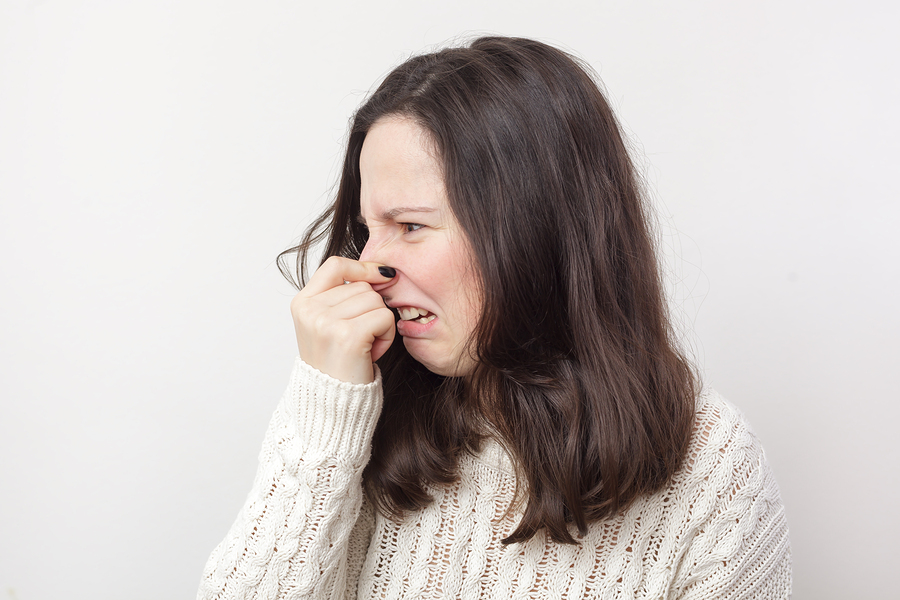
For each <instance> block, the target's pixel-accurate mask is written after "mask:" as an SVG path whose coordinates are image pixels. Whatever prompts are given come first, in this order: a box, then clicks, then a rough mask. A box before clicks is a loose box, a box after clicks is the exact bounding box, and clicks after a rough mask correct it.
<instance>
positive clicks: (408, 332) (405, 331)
mask: <svg viewBox="0 0 900 600" xmlns="http://www.w3.org/2000/svg"><path fill="white" fill-rule="evenodd" d="M437 321H438V318H437V317H435V318H433V319H432V320H430V321H428V322H427V323H425V324H422V323H419V322H418V321H404V320H403V319H400V320H399V321H397V333H399V334H400V335H402V336H403V337H420V336H422V335H424V334H425V333H427V332H428V331H429V330H430V329H431V328H432V327H434V324H435V323H437Z"/></svg>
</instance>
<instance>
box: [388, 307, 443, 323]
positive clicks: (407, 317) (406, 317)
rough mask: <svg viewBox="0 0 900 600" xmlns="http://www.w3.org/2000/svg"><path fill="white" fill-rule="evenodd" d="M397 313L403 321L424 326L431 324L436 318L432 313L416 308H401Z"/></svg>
mask: <svg viewBox="0 0 900 600" xmlns="http://www.w3.org/2000/svg"><path fill="white" fill-rule="evenodd" d="M397 313H399V315H400V320H402V321H414V322H416V323H421V324H422V325H425V324H427V323H430V322H431V321H433V320H434V318H435V315H434V314H432V313H431V312H429V311H427V310H425V309H424V308H417V307H415V306H400V307H398V308H397Z"/></svg>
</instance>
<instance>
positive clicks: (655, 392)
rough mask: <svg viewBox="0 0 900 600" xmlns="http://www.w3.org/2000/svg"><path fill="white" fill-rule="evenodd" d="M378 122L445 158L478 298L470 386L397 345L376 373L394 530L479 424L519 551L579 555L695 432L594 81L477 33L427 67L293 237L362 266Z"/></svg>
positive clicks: (638, 200)
mask: <svg viewBox="0 0 900 600" xmlns="http://www.w3.org/2000/svg"><path fill="white" fill-rule="evenodd" d="M387 116H403V117H407V118H411V119H413V120H414V121H415V122H416V123H417V124H418V125H420V126H421V127H423V128H424V129H425V130H426V131H428V132H429V133H430V135H431V138H432V141H433V142H434V144H435V148H436V150H437V155H438V156H439V159H440V160H441V161H442V166H443V174H444V179H445V184H446V189H447V194H448V200H449V204H450V208H451V210H452V211H453V213H454V215H455V217H456V219H457V220H458V221H459V223H460V225H461V227H462V229H463V231H464V232H465V234H466V235H467V237H468V241H469V244H470V246H471V249H472V254H473V259H474V262H475V264H476V266H477V268H478V273H479V276H480V283H481V289H482V290H483V313H482V315H481V317H480V320H479V322H478V325H477V327H476V331H475V335H474V336H473V347H472V351H473V352H474V356H476V357H477V366H476V367H475V368H474V370H473V372H472V373H471V374H470V375H468V376H466V377H465V378H461V379H454V378H444V377H441V376H438V375H435V374H433V373H430V372H429V371H428V370H427V369H425V368H424V367H423V366H422V365H420V364H419V363H417V362H416V361H415V360H414V359H412V357H410V355H409V354H408V353H407V351H406V349H405V347H404V345H403V344H400V343H395V344H393V345H392V346H391V348H390V350H389V351H388V352H387V353H386V354H385V355H384V356H383V357H382V358H381V359H379V361H378V365H379V367H380V369H381V373H382V376H383V385H384V393H385V403H384V409H383V412H382V414H381V418H380V420H379V422H378V426H377V429H376V432H375V437H374V440H373V444H372V458H371V461H370V462H369V464H368V466H367V467H366V470H365V473H364V479H365V482H366V487H367V492H368V495H369V497H370V498H371V499H372V501H373V502H374V503H375V504H376V506H378V507H379V509H380V510H382V511H383V512H384V513H386V514H389V515H392V516H394V517H396V518H401V517H402V516H403V514H404V513H405V512H406V511H410V510H417V509H420V508H422V507H424V506H426V505H427V504H428V503H429V502H430V501H431V497H430V496H429V494H428V493H427V491H426V489H425V487H424V484H447V483H450V482H452V481H454V480H455V478H456V468H457V457H458V456H459V453H460V452H465V451H476V450H477V448H478V447H479V444H480V441H481V439H482V436H483V435H484V431H485V427H484V424H485V423H488V424H489V427H490V428H491V429H492V430H493V433H494V434H495V435H497V436H498V437H499V440H500V442H501V443H502V444H503V445H504V446H505V447H506V448H507V450H508V451H509V453H510V455H511V457H512V460H513V461H514V463H515V465H516V468H517V470H518V472H519V474H520V477H521V479H522V484H523V489H524V491H525V496H524V499H525V501H526V504H525V510H524V514H523V516H522V519H521V521H520V522H519V525H518V527H517V529H516V530H515V531H514V532H513V533H512V534H511V535H510V536H509V537H508V538H507V539H505V540H504V541H505V542H521V541H524V540H527V539H529V538H531V537H532V536H533V535H534V534H535V533H536V532H537V531H538V530H540V529H542V528H546V530H547V533H548V534H549V536H550V537H551V539H553V540H555V541H557V542H561V543H574V542H575V539H574V537H573V535H572V533H573V532H572V526H574V528H575V529H577V531H578V532H579V533H580V534H581V535H584V534H585V532H586V531H587V526H588V524H589V523H591V522H594V521H597V520H599V519H602V518H605V517H607V516H610V515H613V514H615V513H616V512H618V511H620V510H622V509H623V508H625V507H627V506H628V504H629V503H631V502H632V501H633V500H634V499H636V498H637V497H639V496H641V495H643V494H649V493H652V492H654V491H657V490H659V489H660V488H661V487H663V486H664V485H665V484H666V483H667V481H668V480H669V478H670V477H671V476H672V475H673V473H674V472H675V471H676V470H677V469H678V468H679V466H680V464H681V462H682V460H683V458H684V455H685V452H686V448H687V444H688V440H689V437H690V434H691V428H692V422H693V411H694V408H693V407H694V396H695V393H696V391H697V385H698V384H697V381H696V377H695V375H694V373H693V371H692V369H691V367H690V365H689V363H688V361H687V360H686V359H685V358H684V356H683V355H682V354H681V353H680V352H679V350H678V348H677V344H676V343H675V340H674V339H673V334H672V330H671V327H670V324H669V321H668V318H667V314H666V305H665V301H664V298H663V292H662V285H661V282H660V274H659V270H658V264H657V260H656V255H655V252H654V244H653V238H652V236H651V234H650V231H649V227H648V224H647V215H646V207H645V203H644V197H643V195H642V192H641V188H640V186H639V184H638V179H637V177H636V174H635V169H634V166H633V164H632V162H631V159H630V158H629V155H628V153H627V151H626V145H625V143H624V141H623V136H622V134H621V132H620V129H619V126H618V124H617V122H616V119H615V116H614V114H613V112H612V110H611V108H610V107H609V105H608V103H607V101H606V99H605V97H604V95H603V93H602V92H601V90H600V89H599V87H598V85H597V83H596V82H595V81H594V79H593V78H592V77H591V75H590V74H589V70H588V69H587V68H586V67H583V66H582V65H580V64H579V62H578V61H577V60H576V59H574V58H572V57H571V56H569V55H567V54H566V53H564V52H562V51H560V50H557V49H555V48H553V47H550V46H548V45H546V44H543V43H540V42H537V41H534V40H528V39H519V38H501V37H486V38H480V39H477V40H475V41H474V42H472V43H471V44H470V45H469V46H467V47H461V48H449V49H445V50H441V51H439V52H435V53H432V54H426V55H423V56H416V57H413V58H411V59H409V60H407V61H406V62H405V63H403V64H402V65H400V66H399V67H397V68H396V69H395V70H394V71H393V72H391V73H390V74H389V75H388V76H387V78H386V79H385V80H384V81H383V82H382V84H381V85H380V86H379V87H378V89H377V90H376V91H375V92H374V93H373V94H372V95H371V97H369V99H368V100H367V101H366V102H365V103H364V104H363V105H362V106H361V107H360V108H359V110H358V111H357V112H356V114H355V117H354V119H353V123H352V126H351V130H350V137H349V142H348V145H347V152H346V155H345V159H344V165H343V171H342V174H341V179H340V184H339V188H338V192H337V198H336V199H335V202H334V204H333V205H332V206H331V207H329V208H328V209H327V210H326V211H325V213H324V214H322V215H321V216H320V217H319V219H318V220H316V221H315V222H314V223H313V224H312V226H310V228H309V229H308V230H307V232H306V234H305V236H304V238H303V240H302V242H301V243H300V244H299V245H298V246H296V247H294V248H291V249H290V250H287V251H286V252H284V253H282V255H281V256H279V265H280V267H281V268H282V272H284V273H285V275H286V276H290V275H291V274H290V273H289V270H290V269H289V268H288V266H287V264H286V263H285V261H284V259H285V257H286V256H287V255H288V254H291V253H294V252H297V253H299V256H298V259H297V268H296V276H297V278H298V280H299V282H300V283H301V284H302V283H303V282H305V280H306V274H307V273H306V266H305V265H306V260H307V255H308V253H309V252H310V250H311V248H312V247H313V246H315V245H316V244H317V243H318V242H321V241H323V240H326V248H325V252H324V258H327V257H328V256H332V255H340V256H345V257H349V258H354V259H357V258H359V255H360V253H361V252H362V249H363V247H364V246H365V243H366V240H367V233H366V230H365V227H364V226H362V225H361V224H360V223H359V222H358V220H357V215H358V214H359V210H360V209H359V199H360V173H359V156H360V151H361V149H362V145H363V141H364V140H365V137H366V133H367V132H368V131H369V129H370V128H371V127H372V125H373V124H374V123H375V122H376V121H378V120H379V119H381V118H384V117H387Z"/></svg>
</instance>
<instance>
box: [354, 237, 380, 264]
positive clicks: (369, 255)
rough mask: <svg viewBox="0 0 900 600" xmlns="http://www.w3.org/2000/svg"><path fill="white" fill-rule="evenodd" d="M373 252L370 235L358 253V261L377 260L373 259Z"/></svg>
mask: <svg viewBox="0 0 900 600" xmlns="http://www.w3.org/2000/svg"><path fill="white" fill-rule="evenodd" d="M375 254H376V252H375V244H374V243H373V241H372V238H371V237H370V238H369V239H368V240H367V241H366V245H365V246H364V247H363V251H362V252H361V253H360V255H359V260H360V262H378V261H377V260H376V259H375Z"/></svg>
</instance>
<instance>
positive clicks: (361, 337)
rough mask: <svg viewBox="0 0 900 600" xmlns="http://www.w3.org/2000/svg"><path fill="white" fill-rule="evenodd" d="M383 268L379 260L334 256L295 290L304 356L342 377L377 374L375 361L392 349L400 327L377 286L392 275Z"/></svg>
mask: <svg viewBox="0 0 900 600" xmlns="http://www.w3.org/2000/svg"><path fill="white" fill-rule="evenodd" d="M378 268H379V265H378V264H377V263H371V262H358V261H355V260H350V259H349V258H341V257H338V256H332V257H331V258H329V259H328V260H326V261H325V262H324V263H323V264H322V266H321V267H319V269H318V270H317V271H316V272H315V273H314V274H313V276H312V277H311V278H310V280H309V283H308V284H307V285H306V287H304V288H303V289H302V290H300V293H299V294H297V295H296V296H294V299H293V300H292V301H291V314H292V315H293V317H294V330H295V331H296V333H297V348H298V349H299V350H300V358H302V359H303V362H305V363H306V364H308V365H309V366H311V367H314V368H316V369H318V370H319V371H321V372H323V373H325V374H326V375H330V376H332V377H334V378H335V379H339V380H341V381H346V382H349V383H371V382H372V381H374V380H375V371H374V368H373V367H372V363H373V362H375V361H376V360H378V359H379V358H380V357H381V355H383V354H384V353H385V352H386V351H387V349H388V348H389V347H390V345H391V342H393V341H394V333H395V330H394V314H393V313H392V312H391V310H390V309H389V308H387V307H386V306H385V305H384V300H382V298H381V296H380V295H379V294H378V292H376V291H375V290H374V289H373V288H372V285H378V284H385V283H388V282H390V281H391V277H385V276H384V275H382V274H381V273H380V272H379V270H378ZM384 270H387V269H384ZM391 271H393V270H391ZM345 282H348V283H345ZM378 287H379V288H380V287H385V286H384V285H381V286H378Z"/></svg>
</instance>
